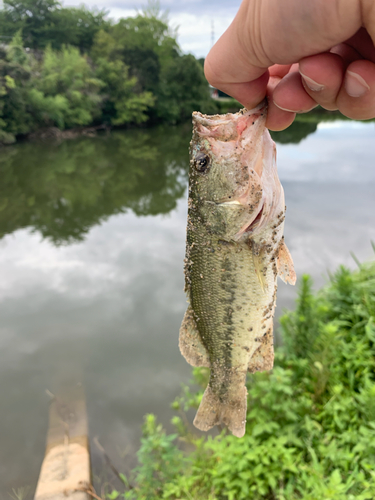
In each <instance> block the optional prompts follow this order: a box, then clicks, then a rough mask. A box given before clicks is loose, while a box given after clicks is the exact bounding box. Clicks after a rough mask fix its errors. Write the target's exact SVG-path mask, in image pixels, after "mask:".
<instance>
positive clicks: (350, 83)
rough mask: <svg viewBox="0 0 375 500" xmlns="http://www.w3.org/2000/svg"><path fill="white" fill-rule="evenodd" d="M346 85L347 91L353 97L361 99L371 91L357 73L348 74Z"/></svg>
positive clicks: (350, 72) (348, 72) (349, 72)
mask: <svg viewBox="0 0 375 500" xmlns="http://www.w3.org/2000/svg"><path fill="white" fill-rule="evenodd" d="M344 85H345V90H346V91H347V93H348V94H349V95H350V96H351V97H361V96H362V95H363V94H364V93H366V92H367V91H368V90H370V87H369V85H367V83H366V81H365V80H364V79H363V78H362V77H361V76H360V75H358V74H357V73H353V71H347V72H346V76H345V83H344Z"/></svg>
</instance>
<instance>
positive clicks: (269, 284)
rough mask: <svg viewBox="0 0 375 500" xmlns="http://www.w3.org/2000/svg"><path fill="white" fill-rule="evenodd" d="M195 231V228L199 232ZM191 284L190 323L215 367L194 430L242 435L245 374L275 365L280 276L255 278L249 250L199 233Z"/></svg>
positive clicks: (269, 272) (192, 250) (191, 256)
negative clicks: (274, 323) (218, 429)
mask: <svg viewBox="0 0 375 500" xmlns="http://www.w3.org/2000/svg"><path fill="white" fill-rule="evenodd" d="M195 227H196V226H195ZM188 246H189V249H188V265H187V282H188V283H189V297H190V306H191V311H192V317H193V319H194V322H195V325H196V330H197V332H198V335H197V337H198V341H199V340H200V341H201V343H202V345H203V346H204V349H205V351H206V353H207V361H208V363H207V364H206V366H207V365H209V366H210V367H211V375H210V380H209V385H208V387H207V389H206V392H205V395H204V398H203V400H202V404H201V406H200V408H199V410H198V413H197V416H196V419H195V421H194V423H195V425H196V426H197V427H198V428H200V429H202V430H207V429H209V428H211V427H212V426H213V425H216V424H218V423H224V424H225V425H227V426H228V427H229V429H230V430H231V431H232V432H233V434H235V435H237V436H241V435H243V433H244V432H245V419H246V387H245V382H246V373H247V371H248V370H250V371H255V370H264V369H270V368H271V367H272V364H273V341H272V339H273V333H272V318H273V312H274V307H275V294H276V275H275V271H274V269H273V268H272V266H268V267H267V268H266V269H265V270H264V283H265V286H264V285H263V286H262V284H261V282H260V280H259V277H258V275H257V272H256V269H255V266H254V259H253V254H252V251H251V245H249V244H248V243H246V242H237V243H236V242H227V241H224V240H221V239H220V238H218V237H214V236H208V235H207V233H203V232H202V235H201V237H200V235H199V231H195V232H194V235H192V236H191V237H190V238H189V235H188Z"/></svg>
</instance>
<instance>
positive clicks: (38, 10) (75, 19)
mask: <svg viewBox="0 0 375 500" xmlns="http://www.w3.org/2000/svg"><path fill="white" fill-rule="evenodd" d="M3 3H4V8H3V9H2V10H0V32H1V34H2V37H3V38H5V39H6V38H12V37H13V36H14V35H15V34H16V32H17V31H22V38H23V41H24V44H25V45H26V46H27V47H30V48H33V49H44V48H45V47H47V46H48V45H51V46H52V47H53V48H55V49H59V48H61V47H62V45H67V44H69V45H75V46H77V47H79V48H80V49H81V50H86V51H87V50H90V48H91V46H92V43H93V40H94V36H95V34H96V33H97V32H98V31H99V30H100V29H102V28H107V27H108V26H109V22H108V21H107V20H106V15H107V13H106V11H103V10H96V9H93V10H89V9H87V8H86V7H84V6H82V7H79V8H63V7H62V6H61V2H59V1H57V0H4V2H3Z"/></svg>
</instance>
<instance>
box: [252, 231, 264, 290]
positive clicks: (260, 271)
mask: <svg viewBox="0 0 375 500" xmlns="http://www.w3.org/2000/svg"><path fill="white" fill-rule="evenodd" d="M249 246H250V247H251V251H252V253H253V263H254V269H255V273H256V275H257V278H258V280H259V283H260V286H261V288H262V291H263V293H266V290H267V283H266V271H267V267H266V257H267V253H266V252H265V249H264V248H263V247H262V246H260V245H258V244H257V243H255V242H254V241H250V244H249Z"/></svg>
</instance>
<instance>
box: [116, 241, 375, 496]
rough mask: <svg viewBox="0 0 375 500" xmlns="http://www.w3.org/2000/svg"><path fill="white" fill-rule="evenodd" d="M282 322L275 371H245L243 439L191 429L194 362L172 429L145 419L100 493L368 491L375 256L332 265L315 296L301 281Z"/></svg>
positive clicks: (372, 479)
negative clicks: (113, 482)
mask: <svg viewBox="0 0 375 500" xmlns="http://www.w3.org/2000/svg"><path fill="white" fill-rule="evenodd" d="M372 245H373V249H374V252H375V245H374V244H372ZM280 322H281V329H282V337H283V339H284V346H283V347H282V348H279V349H278V350H277V352H276V360H275V367H274V369H273V370H272V371H271V372H269V373H267V372H265V373H255V374H253V375H251V376H249V380H248V384H247V388H248V394H249V396H248V414H247V430H246V434H245V436H244V438H242V439H238V438H236V437H234V436H232V435H230V434H228V433H227V432H226V431H225V430H224V431H222V432H221V433H220V434H219V435H218V436H216V437H212V436H210V437H208V438H207V437H206V436H204V435H202V433H199V432H198V431H197V430H196V429H195V428H194V427H193V426H192V425H191V423H190V422H191V412H190V410H194V412H195V411H196V409H197V407H198V406H199V403H200V401H201V398H202V394H203V390H204V388H205V387H206V386H207V383H208V377H209V369H207V368H194V369H193V376H194V379H193V381H192V384H193V385H189V386H185V387H184V389H183V392H182V395H181V396H179V397H177V398H176V400H175V401H174V402H173V404H172V407H173V409H174V410H175V411H176V412H177V413H176V415H175V416H174V417H173V418H172V423H173V425H174V427H175V432H174V433H173V434H168V433H167V432H166V431H165V430H164V429H163V427H162V426H161V425H160V424H158V423H157V419H156V417H155V416H154V415H147V416H146V417H145V422H144V425H143V437H142V439H141V446H140V449H139V451H138V460H139V466H138V467H137V468H136V469H135V470H134V471H133V472H132V473H131V474H130V475H129V476H128V477H127V478H126V477H124V485H123V489H122V490H121V491H117V490H112V491H111V492H110V494H109V495H108V496H107V497H106V498H111V499H116V498H120V495H121V498H125V499H132V500H141V499H142V500H143V499H146V498H147V499H148V500H156V499H159V498H168V499H170V500H177V499H181V498H185V497H187V498H189V499H194V500H198V499H202V498H205V499H210V500H216V499H218V498H220V499H226V500H233V499H235V500H248V499H249V498H251V499H252V500H267V499H269V498H275V499H279V500H281V499H288V500H294V499H295V500H296V499H303V500H313V499H314V500H315V499H317V498H325V499H332V500H333V499H335V500H354V499H355V500H366V499H371V498H374V496H375V476H374V473H373V471H374V468H375V458H374V457H375V439H374V429H375V406H374V394H375V376H374V370H375V361H374V359H375V262H374V261H372V262H368V263H364V264H359V269H358V270H356V271H350V270H348V269H346V268H344V267H340V268H339V269H338V270H337V271H336V272H334V273H333V274H331V278H330V283H329V285H327V286H326V287H324V288H323V289H321V290H320V291H318V292H316V293H313V291H312V282H311V278H310V277H309V276H307V275H305V276H303V277H302V278H300V287H299V297H298V300H297V303H296V308H295V310H294V311H286V312H284V315H283V316H282V317H281V319H280ZM197 386H198V387H199V389H198V390H197V389H196V387H197ZM109 490H110V489H107V491H108V493H109ZM122 495H123V496H122Z"/></svg>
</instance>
